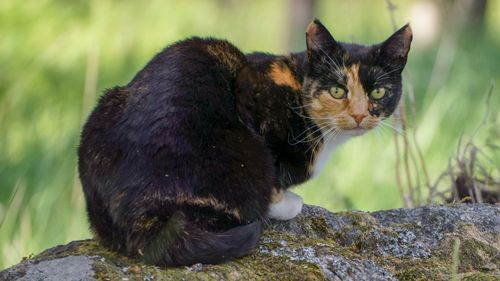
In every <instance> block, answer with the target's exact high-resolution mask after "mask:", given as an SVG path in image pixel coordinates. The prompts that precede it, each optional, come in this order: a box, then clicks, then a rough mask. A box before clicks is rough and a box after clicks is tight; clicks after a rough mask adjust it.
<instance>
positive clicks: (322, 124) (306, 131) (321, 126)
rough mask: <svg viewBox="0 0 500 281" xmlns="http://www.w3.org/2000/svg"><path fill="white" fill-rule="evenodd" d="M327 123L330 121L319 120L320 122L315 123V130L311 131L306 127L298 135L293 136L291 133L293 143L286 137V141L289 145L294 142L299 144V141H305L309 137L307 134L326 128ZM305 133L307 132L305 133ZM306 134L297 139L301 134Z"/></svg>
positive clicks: (330, 123)
mask: <svg viewBox="0 0 500 281" xmlns="http://www.w3.org/2000/svg"><path fill="white" fill-rule="evenodd" d="M328 125H330V126H331V125H332V122H321V123H317V124H316V126H317V128H316V129H315V130H313V131H312V132H311V131H310V128H306V129H305V130H304V131H303V132H301V133H300V134H299V135H297V136H293V135H292V139H293V140H295V142H294V143H291V142H290V139H288V143H289V144H290V145H296V144H299V143H303V142H305V140H307V139H308V138H309V136H311V135H314V134H315V133H317V132H318V131H323V130H324V129H328V127H329V126H328ZM306 133H307V134H306ZM304 134H306V136H305V137H303V138H302V139H300V140H297V138H300V137H301V136H302V135H304Z"/></svg>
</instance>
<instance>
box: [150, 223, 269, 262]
mask: <svg viewBox="0 0 500 281" xmlns="http://www.w3.org/2000/svg"><path fill="white" fill-rule="evenodd" d="M261 233H262V222H261V221H254V222H252V223H250V224H246V225H241V226H237V227H234V228H231V229H229V230H227V231H225V232H210V231H207V230H202V229H200V228H197V227H196V226H195V225H192V224H189V223H186V221H185V220H184V219H183V218H182V216H181V218H179V217H177V218H176V217H173V218H171V219H170V220H169V222H168V223H167V224H166V225H165V226H164V227H163V229H162V230H161V231H160V232H159V234H158V235H157V236H156V237H155V238H154V239H153V240H152V241H150V242H149V243H148V245H147V247H146V248H145V249H144V253H143V258H144V261H145V262H146V263H150V264H155V265H160V266H183V265H187V266H189V265H193V264H196V263H203V264H217V263H222V262H225V261H228V260H231V259H234V258H237V257H241V256H244V255H247V254H249V253H250V252H251V251H252V250H253V249H254V248H255V247H256V246H257V243H258V242H259V238H260V236H261Z"/></svg>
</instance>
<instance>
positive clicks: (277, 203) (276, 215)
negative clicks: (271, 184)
mask: <svg viewBox="0 0 500 281" xmlns="http://www.w3.org/2000/svg"><path fill="white" fill-rule="evenodd" d="M303 204H304V200H302V197H300V196H299V195H297V194H295V193H293V192H291V191H284V190H281V189H280V190H276V189H274V190H273V195H272V197H271V204H270V205H269V213H268V216H269V218H271V219H277V220H283V221H286V220H290V219H293V218H294V217H296V216H297V215H298V214H300V211H301V210H302V205H303Z"/></svg>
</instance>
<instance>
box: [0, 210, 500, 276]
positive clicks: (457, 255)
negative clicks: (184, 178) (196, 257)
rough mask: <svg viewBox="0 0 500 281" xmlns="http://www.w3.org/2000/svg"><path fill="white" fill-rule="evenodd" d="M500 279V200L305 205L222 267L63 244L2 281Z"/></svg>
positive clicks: (94, 245)
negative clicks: (371, 208)
mask: <svg viewBox="0 0 500 281" xmlns="http://www.w3.org/2000/svg"><path fill="white" fill-rule="evenodd" d="M454 278H456V280H500V205H488V204H459V205H446V206H426V207H421V208H416V209H396V210H388V211H379V212H374V213H366V212H359V211H348V212H342V213H335V214H334V213H330V212H328V211H326V210H325V209H322V208H319V207H313V206H304V209H303V211H302V214H301V215H300V216H298V217H297V218H296V219H294V220H291V221H287V222H280V221H270V222H269V223H268V225H267V227H266V230H265V231H264V235H263V236H262V239H261V243H260V245H259V246H258V248H257V249H256V250H255V252H254V253H253V254H251V255H249V256H246V257H243V258H241V259H238V260H235V261H232V262H228V263H225V264H221V265H205V264H204V265H202V264H195V265H193V266H191V267H182V268H170V269H165V268H159V267H156V266H150V265H145V264H142V263H138V262H137V261H133V260H130V259H128V258H126V257H123V256H120V255H118V254H116V253H113V252H109V251H107V250H106V249H104V248H102V247H101V246H99V245H98V244H97V243H96V242H95V241H94V240H83V241H74V242H71V243H69V244H67V245H63V246H57V247H54V248H52V249H49V250H46V251H44V252H42V253H40V254H39V255H37V256H35V257H33V258H30V259H27V260H24V261H22V262H21V263H20V264H18V265H15V266H13V267H11V268H9V269H6V270H4V271H2V272H0V280H143V281H148V280H151V281H153V280H246V281H248V280H450V279H454Z"/></svg>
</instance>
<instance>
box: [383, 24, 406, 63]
mask: <svg viewBox="0 0 500 281" xmlns="http://www.w3.org/2000/svg"><path fill="white" fill-rule="evenodd" d="M412 39H413V32H412V31H411V27H410V24H409V23H407V24H406V25H405V26H403V27H402V28H401V29H399V30H398V31H396V32H395V33H394V34H393V35H391V37H389V38H388V39H387V40H385V41H384V42H383V43H382V44H381V45H380V48H379V49H378V51H379V55H380V56H381V59H382V60H384V61H385V62H387V63H389V64H391V65H395V66H398V67H401V68H403V67H404V66H405V64H406V60H407V58H408V52H410V45H411V41H412Z"/></svg>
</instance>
